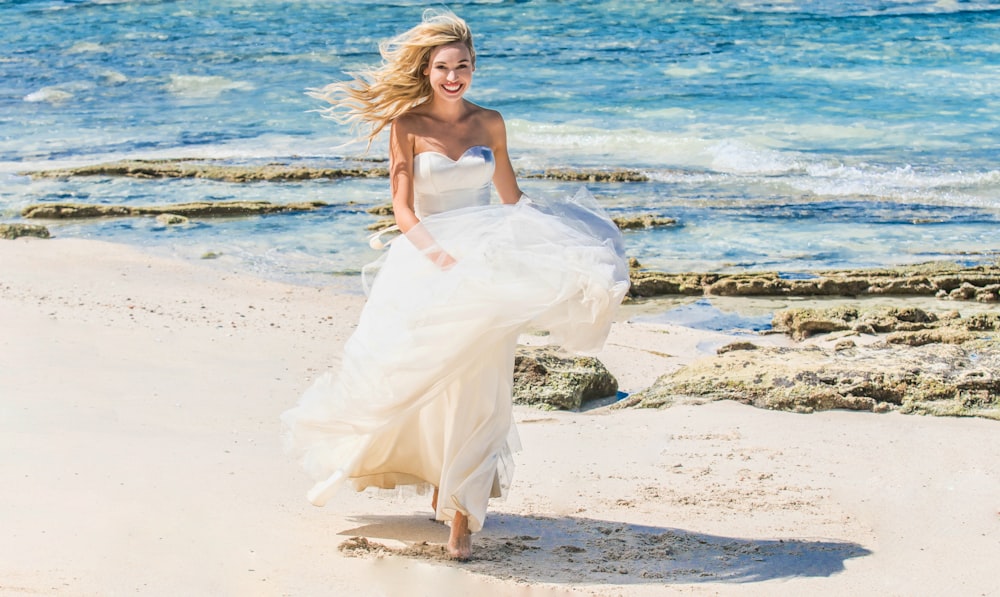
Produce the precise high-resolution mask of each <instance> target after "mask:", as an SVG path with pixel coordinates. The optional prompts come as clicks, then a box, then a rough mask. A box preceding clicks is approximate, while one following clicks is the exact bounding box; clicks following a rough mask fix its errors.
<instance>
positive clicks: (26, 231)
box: [0, 224, 50, 240]
mask: <svg viewBox="0 0 1000 597" xmlns="http://www.w3.org/2000/svg"><path fill="white" fill-rule="evenodd" d="M22 236H33V237H35V238H49V236H50V235H49V229H48V228H46V227H45V226H40V225H38V224H0V238H3V239H6V240H14V239H15V238H21V237H22Z"/></svg>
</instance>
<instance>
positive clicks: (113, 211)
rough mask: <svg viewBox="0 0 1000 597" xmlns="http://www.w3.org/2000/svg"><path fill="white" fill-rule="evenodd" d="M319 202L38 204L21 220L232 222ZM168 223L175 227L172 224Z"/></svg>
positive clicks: (316, 205)
mask: <svg viewBox="0 0 1000 597" xmlns="http://www.w3.org/2000/svg"><path fill="white" fill-rule="evenodd" d="M327 205H328V204H327V203H323V202H322V201H304V202H296V203H271V202H269V201H194V202H190V203H172V204H169V205H148V206H129V205H100V204H86V203H39V204H35V205H29V206H28V207H26V208H24V209H23V210H22V211H21V216H22V217H24V218H29V219H49V220H63V219H74V218H75V219H85V218H109V217H127V216H160V215H167V214H169V215H173V216H181V217H184V218H194V217H198V218H231V217H239V216H249V215H259V214H269V213H290V212H299V211H313V210H316V209H320V208H323V207H327ZM169 223H178V222H177V221H171V222H169Z"/></svg>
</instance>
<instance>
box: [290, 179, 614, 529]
mask: <svg viewBox="0 0 1000 597" xmlns="http://www.w3.org/2000/svg"><path fill="white" fill-rule="evenodd" d="M418 239H419V240H418ZM428 239H433V241H434V242H436V243H437V246H436V247H434V248H438V247H439V248H441V249H444V250H445V251H447V252H448V253H449V254H450V255H451V256H453V257H454V258H455V260H456V263H455V265H453V266H452V267H450V268H448V269H442V268H441V267H439V266H437V265H435V263H434V262H432V261H431V260H430V259H428V258H427V256H426V255H425V254H423V252H422V250H421V249H418V248H417V247H418V246H420V247H424V249H425V250H426V249H427V247H426V243H427V240H428ZM411 240H412V242H411ZM377 269H378V272H377V275H376V276H375V280H374V283H372V284H371V287H370V292H369V297H368V301H367V303H366V305H365V307H364V310H363V311H362V314H361V319H360V321H359V324H358V327H357V329H356V331H355V332H354V334H353V335H352V336H351V338H350V339H349V340H348V342H347V343H346V345H345V347H344V353H343V357H342V361H341V364H340V367H339V370H338V371H336V372H335V373H334V372H331V373H327V374H325V375H323V376H322V377H321V378H319V379H318V380H317V381H316V382H315V383H314V384H313V385H312V387H310V388H309V389H308V390H307V391H306V393H305V394H304V395H303V396H302V398H301V400H300V402H299V405H298V406H297V407H296V408H294V409H292V410H289V411H287V412H286V413H284V415H283V416H282V420H283V422H284V424H285V431H286V439H287V442H288V447H289V450H290V451H291V452H293V453H295V454H296V455H298V456H299V457H301V459H302V462H303V464H304V466H305V468H306V470H307V472H308V473H309V474H310V475H311V476H313V477H314V478H315V479H316V480H317V483H316V485H315V486H314V487H313V488H312V490H311V491H310V492H309V495H308V497H309V499H310V500H311V501H312V502H313V503H315V504H317V505H323V504H324V503H325V502H326V501H327V500H328V499H329V498H330V497H331V496H332V494H333V493H334V492H335V491H336V490H337V489H338V488H339V487H341V486H343V485H348V484H349V485H351V486H353V487H354V488H355V489H357V490H361V489H364V488H366V487H380V488H387V489H391V488H397V487H401V486H407V485H413V486H418V487H420V486H427V485H431V486H435V487H437V488H438V490H439V499H438V510H437V512H436V517H437V518H438V519H439V520H446V521H447V520H451V519H452V518H453V517H454V515H455V512H456V511H462V512H463V513H465V514H466V515H467V516H468V517H469V526H470V529H471V530H472V531H473V532H475V531H478V530H480V529H481V528H482V525H483V521H484V519H485V516H486V506H487V502H488V501H489V498H490V497H497V496H500V495H502V494H503V492H504V491H505V489H506V487H507V486H508V484H509V482H510V475H511V473H512V460H511V457H510V452H511V450H512V449H516V448H517V434H516V430H515V428H514V421H513V415H512V407H511V386H512V383H513V368H514V349H515V346H516V343H517V338H518V336H519V334H520V333H522V332H523V331H524V330H525V329H526V328H529V327H530V328H533V329H545V330H548V331H549V332H550V335H549V338H550V341H551V342H552V343H555V344H559V345H561V346H563V347H564V348H566V349H568V350H571V351H576V352H592V351H596V350H598V349H600V347H601V346H602V344H603V342H604V339H605V337H606V336H607V333H608V330H609V329H610V326H611V321H612V318H613V316H614V313H615V310H616V308H617V306H618V305H619V303H620V302H621V300H622V298H623V297H624V295H625V293H626V291H627V290H628V269H627V264H626V261H625V258H624V255H623V250H622V245H621V237H620V234H619V232H618V229H617V228H616V227H615V225H614V224H613V223H612V222H611V221H610V220H609V219H608V218H607V216H606V215H605V214H604V213H603V211H601V210H600V208H598V207H597V205H596V203H595V202H594V201H593V198H592V197H590V195H589V194H588V193H586V191H581V193H578V194H577V196H576V197H574V198H572V199H563V200H559V201H547V202H540V201H537V200H533V201H532V200H522V201H521V202H520V203H518V204H516V205H513V206H505V205H493V206H487V207H470V208H466V209H459V210H454V211H449V212H446V213H442V214H437V215H433V216H429V217H427V218H424V220H423V221H422V222H421V224H420V225H419V226H418V227H417V229H415V230H411V231H410V232H409V233H408V234H407V235H406V236H401V237H399V238H397V239H395V240H394V241H393V242H392V244H391V246H390V249H389V251H388V254H387V255H386V256H385V257H384V258H383V259H382V260H380V262H378V267H377ZM369 273H370V272H369Z"/></svg>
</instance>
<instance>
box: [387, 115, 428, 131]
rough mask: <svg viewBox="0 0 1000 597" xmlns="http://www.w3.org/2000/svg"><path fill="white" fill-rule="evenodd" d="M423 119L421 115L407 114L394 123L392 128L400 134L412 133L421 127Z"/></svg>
mask: <svg viewBox="0 0 1000 597" xmlns="http://www.w3.org/2000/svg"><path fill="white" fill-rule="evenodd" d="M421 118H422V116H420V115H419V114H414V113H413V112H412V111H411V112H407V113H406V114H403V115H401V116H399V117H397V118H396V119H395V120H393V121H392V128H394V129H396V130H397V132H399V133H411V132H412V131H413V130H414V129H415V128H416V127H417V126H418V125H419V122H420V119H421Z"/></svg>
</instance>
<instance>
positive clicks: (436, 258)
mask: <svg viewBox="0 0 1000 597" xmlns="http://www.w3.org/2000/svg"><path fill="white" fill-rule="evenodd" d="M424 255H427V258H428V259H430V260H431V261H433V262H434V265H436V266H438V267H440V268H441V269H442V270H449V269H451V268H452V267H454V265H455V264H456V263H458V262H457V261H456V260H455V258H454V257H452V256H451V255H450V254H449V253H448V252H447V251H445V250H444V249H431V250H429V251H427V252H426V253H424Z"/></svg>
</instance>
